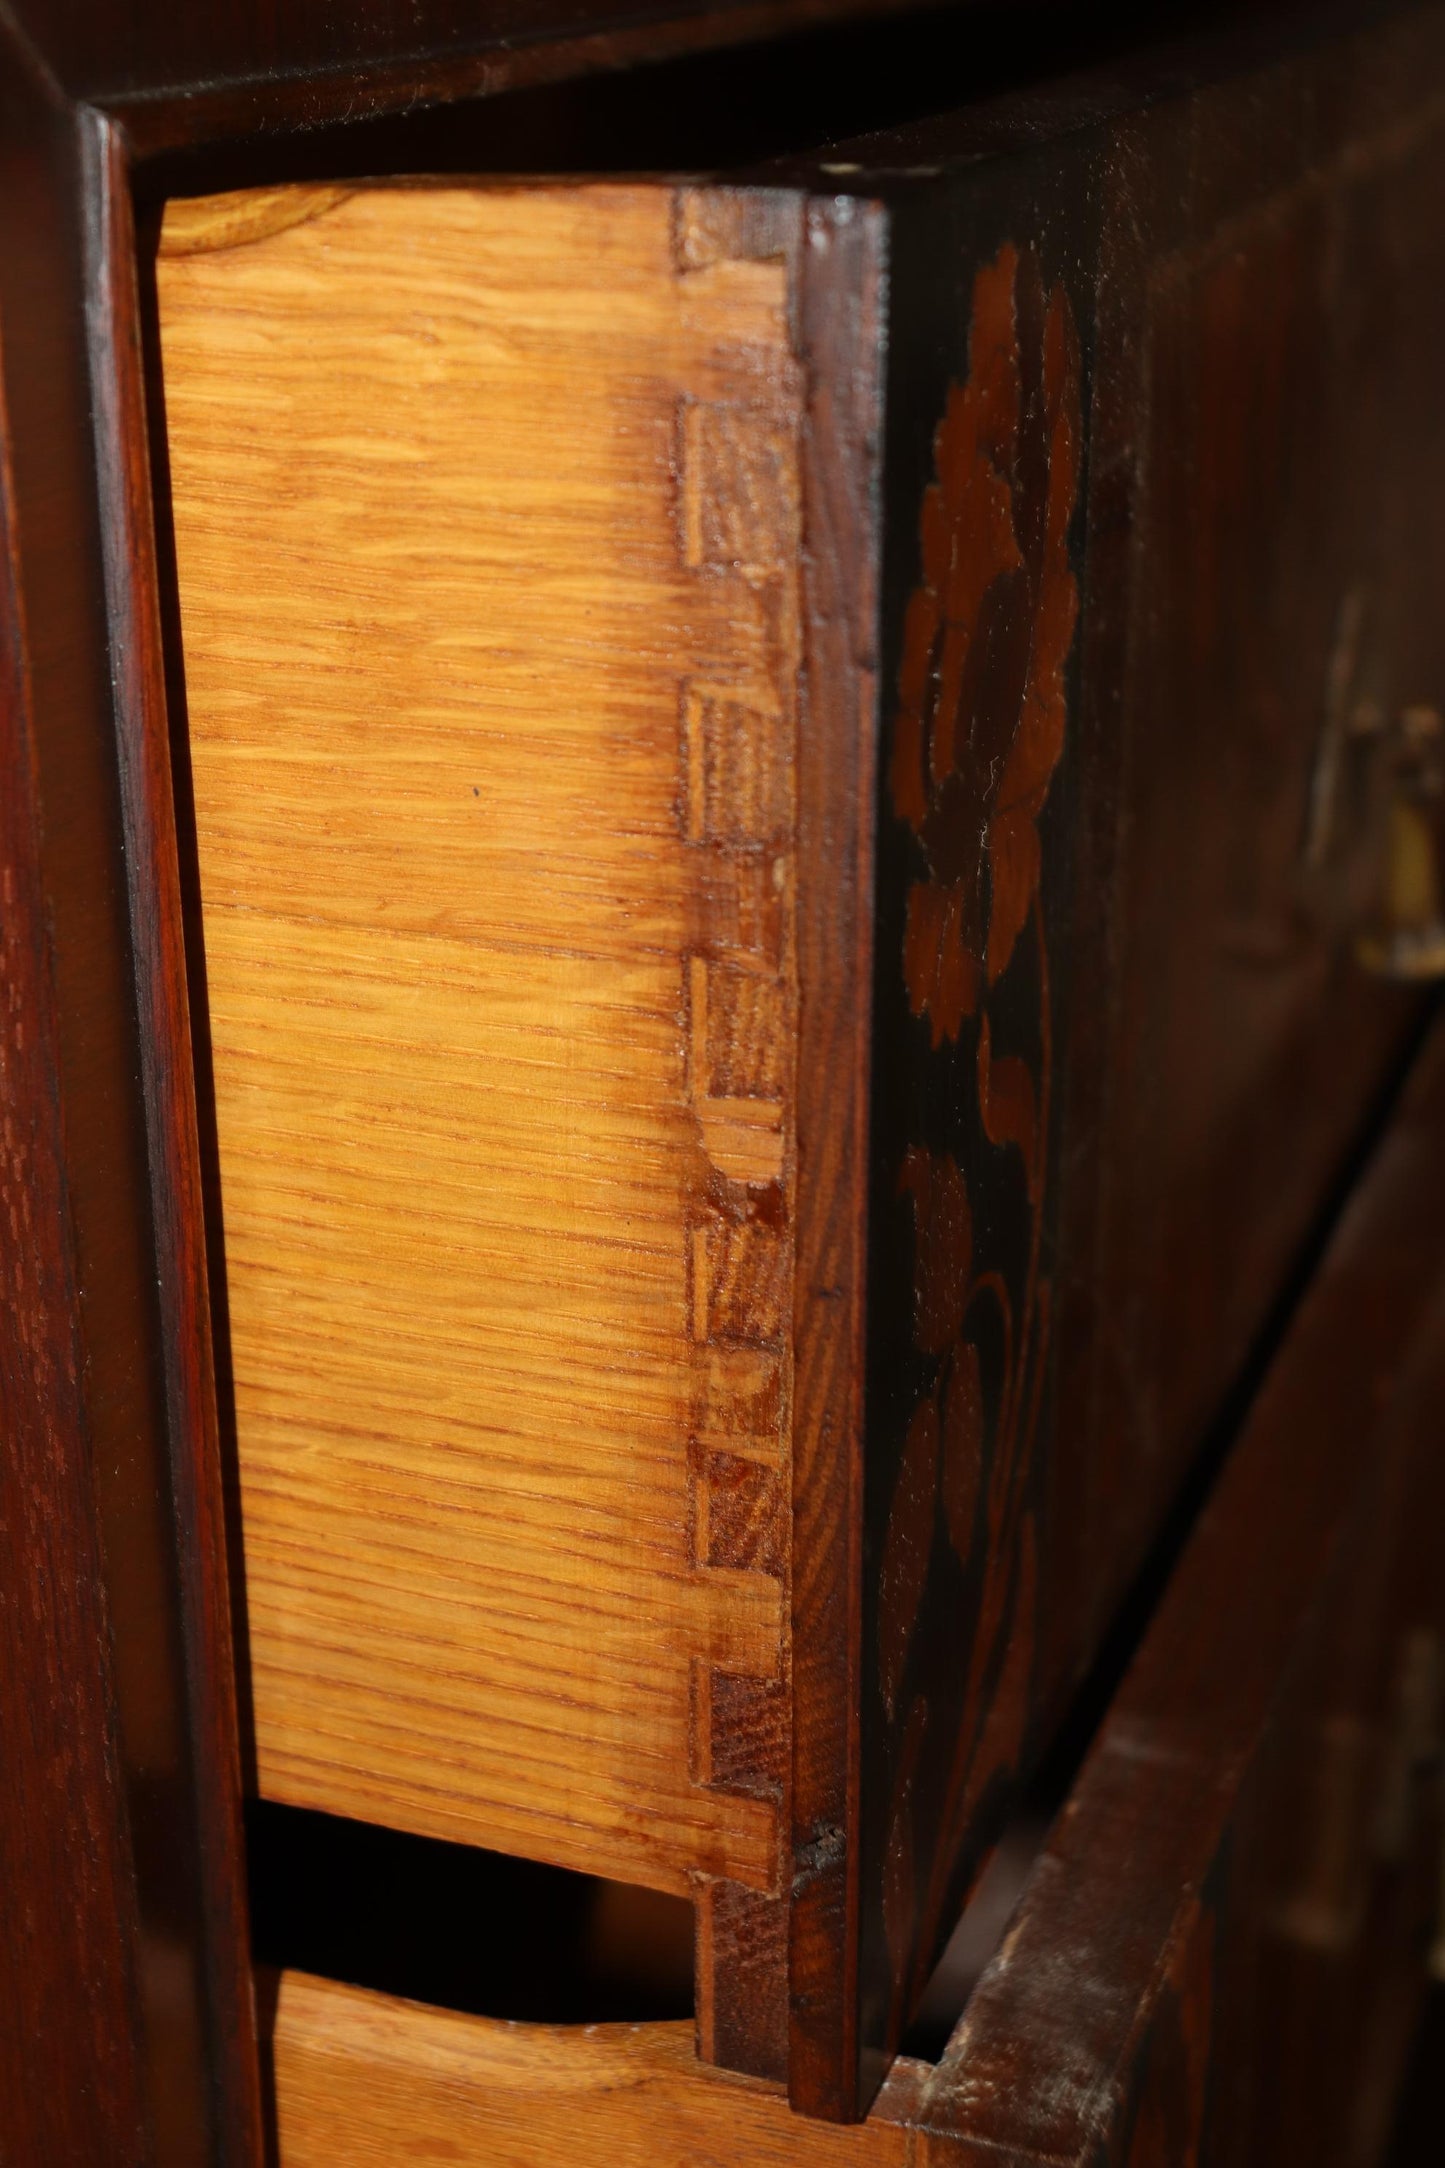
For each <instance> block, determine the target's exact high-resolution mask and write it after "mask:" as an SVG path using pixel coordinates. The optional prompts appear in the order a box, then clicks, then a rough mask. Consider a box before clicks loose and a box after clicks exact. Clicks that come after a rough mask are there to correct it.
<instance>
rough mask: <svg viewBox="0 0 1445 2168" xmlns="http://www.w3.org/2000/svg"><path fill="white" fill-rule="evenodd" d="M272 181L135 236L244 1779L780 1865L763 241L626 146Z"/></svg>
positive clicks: (780, 799) (771, 708)
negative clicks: (183, 724) (573, 160)
mask: <svg viewBox="0 0 1445 2168" xmlns="http://www.w3.org/2000/svg"><path fill="white" fill-rule="evenodd" d="M296 199H297V215H296V216H295V217H291V216H289V215H287V212H286V207H285V205H284V203H282V204H279V205H278V202H277V197H276V192H274V191H273V192H271V193H270V194H268V195H267V196H266V197H264V198H261V199H258V201H257V204H256V207H255V215H254V216H248V215H247V213H246V202H245V199H239V200H238V199H227V200H226V202H225V204H224V205H218V206H211V207H208V206H204V205H203V206H195V205H178V206H175V207H173V209H172V211H171V212H170V213H168V219H167V229H166V238H165V241H164V242H163V245H162V255H161V261H160V265H159V289H160V309H161V334H162V353H163V362H164V375H165V397H166V413H167V423H168V430H169V438H170V459H171V469H172V488H173V496H174V513H175V527H176V542H177V555H178V563H179V577H180V591H181V607H182V621H183V639H184V648H185V669H186V687H187V701H188V709H189V730H190V744H191V763H192V769H193V785H194V795H195V814H196V828H197V834H198V854H199V870H200V886H201V899H202V919H203V925H204V945H205V970H206V980H207V987H208V995H209V1007H210V1032H211V1040H212V1046H213V1056H214V1073H215V1092H216V1122H217V1130H218V1135H219V1151H220V1177H221V1194H222V1206H223V1217H224V1248H225V1278H226V1289H227V1299H228V1306H229V1318H230V1335H231V1355H232V1364H233V1368H234V1374H235V1414H236V1430H237V1435H238V1450H239V1462H240V1480H241V1494H242V1502H243V1523H244V1544H245V1573H246V1607H247V1616H248V1622H249V1641H250V1665H251V1677H252V1685H253V1692H254V1706H255V1721H256V1751H257V1762H258V1767H259V1778H260V1785H261V1789H262V1791H263V1792H264V1793H265V1794H266V1795H267V1796H269V1797H272V1798H277V1799H282V1800H287V1801H291V1802H293V1803H296V1804H301V1805H306V1806H313V1807H321V1808H325V1809H328V1810H331V1811H333V1812H340V1813H346V1814H352V1815H359V1816H363V1817H366V1818H368V1819H373V1820H377V1821H382V1822H387V1823H391V1824H394V1825H396V1826H400V1827H404V1828H408V1829H414V1830H420V1831H424V1832H427V1833H430V1834H434V1835H438V1836H443V1837H448V1838H456V1839H464V1840H467V1841H472V1842H476V1843H481V1844H486V1845H491V1846H495V1847H497V1848H499V1849H504V1850H510V1851H516V1852H522V1853H526V1854H529V1855H532V1856H535V1857H539V1858H545V1859H549V1860H553V1861H556V1862H558V1863H560V1864H563V1865H566V1866H570V1867H576V1868H582V1869H587V1870H591V1871H600V1872H602V1873H605V1874H610V1875H614V1876H623V1877H627V1878H630V1879H635V1880H639V1881H644V1882H648V1883H651V1884H653V1885H655V1886H657V1887H659V1888H670V1889H686V1888H689V1887H691V1886H693V1881H694V1878H696V1877H697V1876H699V1875H701V1876H703V1877H729V1878H733V1879H735V1880H737V1881H740V1882H742V1883H744V1884H746V1885H748V1886H750V1887H752V1888H753V1889H757V1890H764V1889H768V1888H771V1887H775V1886H776V1884H777V1878H778V1856H779V1855H778V1844H779V1829H778V1820H779V1804H780V1792H781V1787H782V1782H783V1773H784V1761H785V1755H786V1735H785V1726H784V1718H783V1716H782V1714H781V1711H782V1709H783V1707H784V1705H785V1699H786V1685H787V1664H788V1651H787V1647H786V1579H787V1550H788V1544H787V1522H786V1502H787V1498H788V1474H787V1450H786V1440H787V1432H788V1421H789V1391H790V1378H789V1362H788V1353H787V1340H788V1330H787V1328H788V1321H789V1317H790V1312H791V1304H792V1237H791V1224H792V1219H791V1214H792V1202H791V1200H792V1183H793V1158H794V1154H793V1147H792V1132H791V1112H790V1108H791V1097H792V1073H791V1047H792V1043H793V1029H794V1011H795V989H794V969H793V942H792V931H791V926H792V912H791V906H792V881H793V867H792V834H793V823H794V810H793V739H794V732H795V715H794V700H795V691H794V686H795V679H796V673H797V651H796V640H797V634H796V626H797V614H798V608H797V596H796V590H795V567H796V564H797V559H798V546H799V543H798V490H797V436H798V399H799V388H798V371H797V366H796V364H795V361H794V359H793V356H792V352H791V349H790V346H789V341H788V332H787V294H786V277H787V273H786V268H785V265H784V263H783V262H782V261H779V260H757V261H743V260H733V259H730V258H727V257H725V256H716V255H712V256H707V257H706V260H703V261H698V257H697V252H696V251H695V250H689V249H688V248H686V247H682V246H680V245H679V243H678V238H677V229H678V206H677V204H676V203H675V201H674V199H673V197H672V195H671V194H670V192H669V191H667V190H665V189H661V188H649V187H646V186H634V187H592V188H589V189H587V190H585V191H583V190H579V189H573V188H566V187H544V188H522V189H486V188H481V189H463V188H452V187H438V188H423V189H404V188H371V189H362V190H358V191H355V192H353V193H351V194H349V195H347V194H342V193H339V192H335V191H332V192H327V193H326V194H325V195H324V196H322V197H321V198H320V200H317V199H316V197H315V196H314V194H308V192H306V191H297V192H296ZM704 253H705V254H706V252H704ZM738 1694H741V1695H742V1696H743V1697H744V1700H745V1701H746V1702H747V1704H748V1707H749V1708H750V1709H751V1710H752V1711H753V1712H754V1715H756V1712H757V1711H758V1710H760V1709H763V1710H766V1711H768V1712H769V1723H768V1724H767V1725H763V1726H761V1727H758V1728H759V1729H760V1731H761V1732H766V1734H767V1736H766V1738H764V1739H763V1740H762V1742H761V1744H759V1746H758V1747H757V1751H756V1755H755V1761H756V1762H757V1763H758V1766H754V1767H752V1768H744V1769H741V1770H739V1769H737V1768H734V1767H733V1766H732V1763H731V1762H729V1763H728V1766H727V1767H726V1768H724V1767H722V1762H723V1760H724V1759H725V1758H726V1757H723V1756H722V1755H721V1754H720V1753H719V1752H716V1751H715V1746H714V1740H713V1738H712V1729H713V1726H714V1722H715V1718H714V1712H715V1711H716V1709H717V1708H718V1706H719V1705H720V1704H721V1703H723V1702H728V1701H729V1696H731V1697H732V1698H733V1700H735V1699H736V1696H737V1695H738ZM729 1705H731V1704H729ZM733 1759H734V1760H735V1759H736V1757H733ZM715 1765H716V1766H715Z"/></svg>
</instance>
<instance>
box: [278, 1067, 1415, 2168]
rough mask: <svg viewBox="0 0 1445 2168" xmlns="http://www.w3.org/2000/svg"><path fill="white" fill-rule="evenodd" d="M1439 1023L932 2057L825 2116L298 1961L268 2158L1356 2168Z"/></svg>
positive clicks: (1395, 2033)
mask: <svg viewBox="0 0 1445 2168" xmlns="http://www.w3.org/2000/svg"><path fill="white" fill-rule="evenodd" d="M1442 1434H1445V1033H1440V1032H1437V1034H1436V1036H1435V1039H1434V1041H1433V1043H1432V1044H1431V1046H1430V1047H1429V1049H1428V1051H1427V1054H1426V1056H1425V1059H1424V1060H1423V1062H1422V1063H1421V1065H1420V1068H1419V1071H1418V1074H1417V1075H1416V1077H1415V1078H1414V1080H1413V1083H1412V1085H1411V1088H1410V1089H1409V1091H1408V1092H1407V1094H1406V1098H1405V1101H1404V1104H1403V1106H1402V1107H1401V1109H1400V1111H1399V1113H1398V1114H1397V1116H1396V1117H1395V1119H1394V1121H1393V1123H1392V1125H1391V1127H1390V1129H1389V1132H1388V1134H1387V1136H1386V1138H1385V1140H1384V1142H1383V1144H1382V1146H1381V1147H1380V1149H1379V1150H1378V1151H1377V1153H1376V1154H1375V1156H1374V1158H1373V1160H1372V1162H1371V1164H1370V1167H1369V1169H1368V1171H1367V1173H1366V1176H1365V1178H1364V1180H1363V1182H1362V1183H1361V1185H1360V1188H1359V1190H1358V1192H1357V1194H1356V1196H1355V1199H1354V1201H1353V1203H1352V1204H1351V1206H1350V1208H1349V1210H1348V1212H1347V1214H1346V1216H1345V1219H1344V1221H1343V1223H1342V1225H1341V1227H1340V1229H1339V1232H1338V1235H1337V1237H1336V1239H1335V1241H1334V1242H1333V1244H1332V1247H1331V1249H1330V1251H1329V1253H1328V1255H1327V1257H1326V1259H1325V1262H1324V1264H1323V1266H1322V1268H1321V1270H1320V1272H1319V1274H1318V1276H1317V1278H1316V1279H1315V1281H1314V1282H1313V1284H1312V1285H1311V1287H1310V1290H1309V1292H1308V1294H1307V1295H1306V1297H1305V1299H1304V1301H1303V1303H1302V1305H1301V1307H1300V1309H1299V1311H1298V1314H1297V1316H1296V1319H1295V1322H1294V1324H1293V1326H1292V1328H1291V1330H1290V1332H1289V1334H1288V1336H1287V1338H1286V1340H1285V1343H1284V1345H1283V1348H1282V1350H1281V1352H1280V1354H1279V1356H1278V1358H1277V1360H1276V1362H1275V1364H1274V1366H1273V1368H1272V1370H1271V1371H1270V1373H1269V1375H1268V1377H1267V1379H1266V1381H1265V1384H1264V1386H1263V1389H1262V1391H1261V1392H1260V1394H1259V1396H1258V1399H1257V1401H1256V1402H1255V1404H1254V1407H1253V1410H1252V1412H1251V1414H1250V1417H1249V1419H1248V1421H1247V1423H1246V1425H1245V1428H1244V1431H1243V1434H1242V1436H1241V1437H1240V1439H1239V1441H1238V1443H1237V1444H1236V1446H1235V1447H1234V1449H1233V1451H1232V1454H1231V1458H1230V1460H1229V1462H1228V1464H1227V1466H1226V1468H1225V1471H1224V1474H1223V1477H1222V1479H1221V1481H1220V1483H1219V1486H1218V1488H1217V1491H1216V1492H1215V1495H1214V1497H1213V1500H1212V1502H1211V1504H1210V1505H1209V1507H1208V1509H1207V1511H1206V1512H1205V1514H1204V1516H1203V1519H1202V1522H1201V1524H1200V1526H1199V1528H1198V1529H1197V1531H1196V1533H1195V1535H1194V1537H1193V1539H1192V1541H1191V1544H1190V1547H1189V1548H1188V1550H1187V1551H1186V1553H1185V1555H1184V1558H1183V1560H1182V1563H1181V1565H1180V1567H1179V1569H1178V1571H1177V1573H1176V1576H1175V1578H1174V1580H1173V1582H1172V1584H1171V1587H1170V1590H1169V1592H1168V1595H1167V1596H1166V1598H1165V1600H1164V1603H1163V1606H1162V1608H1161V1610H1160V1612H1159V1613H1158V1615H1157V1616H1156V1618H1155V1620H1154V1622H1153V1624H1152V1626H1151V1627H1150V1629H1149V1631H1148V1633H1147V1635H1146V1636H1145V1639H1144V1642H1143V1644H1142V1646H1141V1648H1140V1650H1139V1653H1138V1655H1137V1657H1136V1660H1135V1662H1134V1665H1133V1667H1132V1669H1131V1671H1130V1673H1129V1676H1128V1678H1127V1679H1126V1681H1125V1683H1124V1685H1123V1687H1122V1688H1121V1690H1120V1692H1119V1694H1118V1697H1117V1699H1116V1701H1115V1704H1114V1706H1113V1707H1112V1708H1111V1710H1110V1711H1109V1713H1108V1715H1107V1717H1106V1719H1105V1721H1104V1724H1103V1727H1102V1730H1101V1732H1100V1734H1099V1736H1098V1738H1097V1740H1096V1742H1095V1745H1094V1748H1093V1750H1092V1753H1091V1755H1090V1757H1089V1759H1088V1761H1087V1762H1086V1764H1085V1767H1084V1769H1083V1772H1082V1775H1081V1776H1080V1778H1079V1780H1078V1783H1077V1785H1076V1787H1075V1790H1074V1792H1073V1794H1072V1796H1071V1797H1070V1798H1069V1800H1068V1802H1067V1803H1066V1805H1065V1807H1064V1809H1063V1812H1062V1813H1061V1815H1060V1816H1059V1818H1058V1821H1057V1823H1056V1825H1055V1827H1054V1830H1053V1832H1052V1834H1051V1836H1050V1839H1049V1842H1048V1844H1047V1846H1046V1848H1045V1851H1044V1853H1043V1855H1042V1857H1041V1859H1040V1860H1039V1863H1038V1865H1037V1866H1036V1868H1035V1869H1034V1872H1033V1874H1032V1876H1031V1878H1030V1880H1029V1882H1028V1883H1027V1884H1026V1885H1025V1888H1024V1891H1023V1894H1022V1897H1021V1899H1020V1901H1019V1905H1018V1908H1017V1910H1016V1912H1015V1915H1014V1918H1013V1920H1012V1922H1011V1924H1010V1926H1009V1928H1008V1930H1007V1932H1006V1934H1005V1936H1004V1939H1003V1942H1002V1944H1001V1946H1000V1949H999V1952H998V1955H997V1956H996V1957H995V1959H994V1960H993V1962H992V1964H991V1965H990V1967H989V1968H988V1970H987V1971H986V1972H985V1974H984V1976H983V1979H982V1981H981V1982H980V1984H979V1986H978V1987H977V1988H976V1989H975V1991H974V1994H973V1996H972V1998H971V2000H970V2002H969V2004H968V2006H967V2008H966V2010H965V2012H964V2016H963V2019H962V2021H961V2023H960V2024H959V2026H958V2028H957V2030H956V2032H955V2034H954V2036H953V2038H952V2040H951V2041H950V2043H949V2045H948V2047H947V2050H946V2052H945V2054H944V2056H943V2058H942V2060H941V2061H940V2063H939V2064H938V2065H937V2066H936V2067H930V2066H925V2065H922V2064H919V2063H914V2062H907V2061H903V2060H900V2061H898V2062H896V2063H895V2065H894V2067H893V2070H892V2072H891V2073H890V2076H889V2078H888V2080H887V2083H886V2084H885V2086H884V2089H883V2091H882V2093H881V2095H880V2096H879V2098H878V2100H877V2102H876V2103H875V2105H874V2107H873V2109H872V2111H871V2113H870V2115H869V2117H868V2120H867V2121H866V2122H865V2123H863V2124H861V2125H858V2126H855V2127H854V2128H852V2129H847V2130H840V2129H837V2128H829V2127H826V2126H824V2125H821V2124H818V2123H811V2124H810V2123H808V2122H806V2121H803V2120H801V2119H799V2118H798V2117H795V2116H792V2115H790V2114H789V2111H788V2109H787V2106H786V2103H785V2102H784V2100H783V2099H782V2097H781V2095H780V2093H779V2092H778V2091H776V2090H771V2089H769V2088H767V2087H765V2086H762V2085H759V2084H757V2083H756V2082H754V2081H749V2080H745V2079H737V2078H731V2077H728V2076H726V2075H724V2074H723V2073H720V2072H717V2071H711V2070H708V2069H706V2068H705V2067H704V2066H703V2065H702V2064H700V2063H699V2062H697V2061H696V2060H695V2058H694V2054H693V2050H692V2043H691V2037H690V2034H689V2032H688V2030H687V2029H686V2028H684V2027H680V2026H635V2027H606V2026H603V2027H594V2028H590V2029H588V2030H587V2031H586V2032H585V2033H584V2032H581V2031H576V2032H572V2033H568V2032H567V2031H565V2030H562V2029H548V2028H536V2027H526V2026H516V2025H510V2026H509V2025H500V2024H492V2023H488V2022H485V2021H483V2020H479V2019H474V2018H463V2017H458V2016H454V2015H451V2014H449V2013H445V2012H441V2011H432V2010H426V2009H423V2008H421V2007H420V2006H418V2005H415V2004H407V2003H400V2002H395V2001H391V2000H389V1999H388V1998H386V1997H383V1996H378V1995H366V1994H362V1993H360V1992H358V1991H356V1990H352V1989H347V1988H340V1987H335V1986H331V1985H328V1984H327V1983H324V1982H321V1981H315V1980H308V1979H306V1978H304V1977H302V1976H299V1975H288V1976H286V1977H285V1978H283V1980H282V1981H281V1983H280V1992H279V1998H278V1999H277V2000H276V2002H275V2020H274V2030H273V2049H274V2061H275V2074H276V2097H277V2116H278V2129H279V2134H280V2158H281V2168H321V2164H322V2163H325V2162H330V2161H332V2160H334V2159H335V2158H337V2156H338V2151H341V2152H344V2154H345V2157H346V2158H347V2159H348V2160H351V2161H354V2162H356V2163H357V2164H358V2168H360V2164H363V2163H369V2162H371V2161H373V2160H375V2161H377V2162H381V2161H383V2160H390V2159H393V2158H395V2157H397V2151H398V2149H400V2148H402V2147H403V2146H404V2150H405V2153H406V2157H407V2158H408V2159H409V2160H414V2161H417V2162H429V2161H436V2162H442V2161H447V2162H452V2161H457V2160H476V2161H479V2162H480V2161H486V2162H488V2163H491V2164H501V2163H506V2164H508V2168H512V2164H515V2168H561V2164H562V2163H564V2162H572V2161H574V2160H576V2159H578V2158H580V2157H583V2156H584V2155H585V2154H587V2153H589V2152H591V2151H594V2150H596V2149H599V2148H600V2149H602V2150H603V2151H605V2153H606V2155H607V2157H608V2158H609V2159H611V2160H615V2161H617V2162H618V2163H619V2168H623V2164H625V2168H632V2164H633V2163H637V2164H638V2168H641V2164H643V2163H646V2164H648V2168H674V2164H676V2168H683V2164H691V2163H693V2162H697V2161H702V2160H707V2161H713V2160H718V2161H724V2160H725V2161H728V2162H732V2163H736V2164H737V2168H751V2164H754V2163H756V2164H759V2168H762V2164H765V2163H770V2162H777V2163H780V2164H781V2163H784V2162H789V2163H794V2162H796V2163H808V2164H815V2168H824V2164H826V2168H835V2164H836V2168H844V2164H848V2163H856V2164H859V2168H905V2164H909V2168H923V2164H925V2163H928V2164H932V2168H964V2164H968V2168H982V2164H984V2163H988V2164H991V2168H1012V2164H1017V2168H1027V2164H1037V2163H1042V2162H1054V2163H1064V2162H1068V2163H1077V2164H1079V2168H1085V2164H1090V2168H1104V2164H1116V2163H1117V2164H1119V2168H1255V2164H1258V2168H1266V2164H1272V2168H1274V2164H1281V2163H1290V2162H1297V2161H1298V2162H1305V2161H1307V2162H1310V2163H1311V2164H1314V2168H1368V2164H1369V2163H1372V2162H1377V2161H1378V2160H1379V2159H1380V2157H1381V2152H1382V2148H1383V2145H1384V2142H1385V2140H1386V2138H1387V2135H1388V2130H1389V2121H1390V2114H1391V2108H1392V2105H1393V2100H1394V2096H1395V2092H1396V2088H1397V2086H1398V2082H1399V2077H1400V2073H1401V2069H1402V2065H1403V2059H1404V2055H1405V2052H1406V2050H1407V2049H1408V2046H1409V2042H1410V2034H1411V2029H1412V2024H1413V2020H1414V2018H1415V2015H1416V2013H1417V2010H1418V2007H1419V2000H1420V1994H1421V1989H1422V1987H1423V1983H1424V1976H1425V1967H1424V1959H1425V1949H1426V1943H1427V1939H1428V1936H1429V1933H1430V1929H1431V1923H1432V1919H1433V1917H1434V1911H1435V1906H1436V1905H1437V1903H1438V1898H1439V1862H1440V1856H1441V1844H1442V1838H1445V1829H1442V1826H1441V1817H1440V1798H1439V1788H1438V1782H1437V1779H1436V1774H1435V1772H1436V1768H1437V1765H1438V1756H1439V1751H1440V1722H1441V1716H1442V1694H1441V1689H1442V1686H1445V1580H1442V1576H1441V1574H1440V1571H1439V1560H1438V1542H1439V1531H1440V1528H1441V1525H1442V1513H1445V1456H1442V1454H1441V1451H1440V1441H1441V1437H1442Z"/></svg>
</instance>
